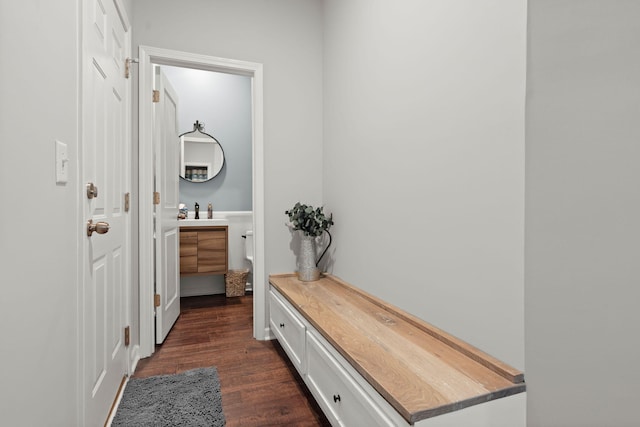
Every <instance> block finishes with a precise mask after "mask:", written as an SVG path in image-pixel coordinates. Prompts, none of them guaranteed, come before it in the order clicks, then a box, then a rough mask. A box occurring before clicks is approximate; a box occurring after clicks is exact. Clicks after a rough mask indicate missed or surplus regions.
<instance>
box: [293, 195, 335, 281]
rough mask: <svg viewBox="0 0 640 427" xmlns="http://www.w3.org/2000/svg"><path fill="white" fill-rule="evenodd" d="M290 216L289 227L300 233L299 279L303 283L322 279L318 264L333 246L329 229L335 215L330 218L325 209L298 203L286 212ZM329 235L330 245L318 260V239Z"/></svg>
mask: <svg viewBox="0 0 640 427" xmlns="http://www.w3.org/2000/svg"><path fill="white" fill-rule="evenodd" d="M284 213H285V215H288V216H289V224H288V225H289V227H290V228H291V229H292V230H297V231H300V232H301V233H300V234H301V244H300V265H299V268H298V278H299V279H300V280H302V281H303V282H311V281H314V280H318V278H320V270H319V269H318V264H319V263H320V260H321V259H322V257H323V256H324V254H325V253H326V252H327V250H328V249H329V246H331V234H330V233H329V228H331V226H332V225H333V214H330V215H329V216H328V217H327V216H326V215H325V214H324V212H323V207H319V208H314V207H313V206H310V205H305V204H301V203H300V202H297V203H296V204H295V206H293V208H291V209H289V210H287V211H285V212H284ZM325 232H326V233H327V234H328V235H329V244H328V245H327V247H326V248H325V250H324V251H323V252H322V255H320V258H318V259H317V260H316V244H315V243H316V242H315V240H316V237H320V236H322V234H323V233H325Z"/></svg>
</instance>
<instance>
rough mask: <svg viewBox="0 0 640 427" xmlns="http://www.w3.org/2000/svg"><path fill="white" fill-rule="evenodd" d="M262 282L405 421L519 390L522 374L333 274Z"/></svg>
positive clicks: (287, 276) (276, 277) (290, 276)
mask: <svg viewBox="0 0 640 427" xmlns="http://www.w3.org/2000/svg"><path fill="white" fill-rule="evenodd" d="M269 282H270V283H271V285H272V286H273V287H274V288H276V289H277V290H278V291H279V292H280V293H281V294H282V295H283V296H284V297H285V298H286V299H287V300H288V301H289V302H290V303H291V304H292V305H293V306H294V307H295V308H296V309H297V310H298V311H299V312H300V314H302V316H304V318H305V319H307V321H308V322H309V323H310V324H311V325H313V326H314V327H315V328H316V329H317V330H318V332H320V333H321V334H322V336H323V337H324V338H325V339H326V340H327V341H329V342H330V343H331V344H332V345H333V346H334V347H335V348H336V350H337V351H338V352H339V353H340V354H341V355H342V356H343V357H344V358H345V359H347V360H348V361H349V362H350V363H351V365H352V366H353V367H354V368H355V369H356V370H357V371H358V372H359V373H360V375H362V376H363V377H364V378H365V379H366V380H367V381H368V382H369V383H370V384H371V385H372V386H373V388H375V389H376V390H377V391H378V393H380V394H381V395H382V396H383V397H384V398H385V399H386V400H387V401H388V402H389V403H390V404H391V405H392V406H393V407H394V408H395V409H396V411H398V413H400V414H401V415H402V416H403V417H404V418H405V419H406V420H407V422H409V423H411V424H412V423H415V422H417V421H420V420H422V419H425V418H429V417H433V416H436V415H440V414H444V413H447V412H452V411H456V410H459V409H462V408H466V407H468V406H472V405H476V404H479V403H483V402H487V401H489V400H494V399H498V398H501V397H506V396H510V395H513V394H517V393H521V392H523V391H525V388H526V386H525V383H524V374H523V373H522V372H520V371H518V370H517V369H514V368H512V367H511V366H509V365H507V364H505V363H502V362H501V361H499V360H497V359H495V358H494V357H492V356H490V355H488V354H486V353H484V352H482V351H480V350H479V349H477V348H475V347H473V346H471V345H470V344H467V343H465V342H464V341H462V340H459V339H457V338H455V337H453V336H452V335H449V334H447V333H446V332H444V331H442V330H441V329H438V328H436V327H434V326H433V325H430V324H428V323H426V322H424V321H423V320H421V319H419V318H417V317H415V316H412V315H410V314H408V313H406V312H404V311H402V310H400V309H399V308H396V307H393V306H392V305H390V304H387V303H385V302H384V301H382V300H380V299H378V298H376V297H374V296H372V295H369V294H367V293H366V292H364V291H362V290H360V289H358V288H355V287H353V286H351V285H349V284H348V283H346V282H344V281H342V280H340V279H338V278H337V277H335V276H331V275H325V276H323V277H322V278H321V279H320V280H318V281H315V282H301V281H299V280H298V279H297V277H296V276H295V275H294V274H279V275H271V276H270V277H269Z"/></svg>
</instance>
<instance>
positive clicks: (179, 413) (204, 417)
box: [111, 367, 225, 427]
mask: <svg viewBox="0 0 640 427" xmlns="http://www.w3.org/2000/svg"><path fill="white" fill-rule="evenodd" d="M111 425H112V426H127V427H130V426H154V427H156V426H212V427H222V426H224V425H225V418H224V414H223V413H222V396H221V394H220V379H219V378H218V372H217V371H216V368H213V367H211V368H199V369H194V370H191V371H187V372H183V373H181V374H176V375H159V376H155V377H149V378H131V379H130V380H129V382H128V383H127V387H126V388H125V390H124V394H123V395H122V400H121V401H120V405H119V406H118V410H117V412H116V415H115V417H114V418H113V422H112V423H111Z"/></svg>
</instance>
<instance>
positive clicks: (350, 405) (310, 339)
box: [307, 331, 395, 427]
mask: <svg viewBox="0 0 640 427" xmlns="http://www.w3.org/2000/svg"><path fill="white" fill-rule="evenodd" d="M307 385H308V386H309V389H310V390H311V392H312V393H313V395H314V396H315V397H316V400H317V401H318V403H319V404H320V406H321V407H322V408H323V409H324V411H325V415H327V418H329V420H330V421H331V423H332V424H333V425H339V426H344V427H372V426H379V427H394V426H395V424H393V423H392V422H391V421H390V420H389V418H388V417H387V416H386V415H385V414H383V413H382V412H381V411H380V409H379V407H378V406H377V405H376V404H375V403H374V402H373V401H372V400H371V398H370V397H369V396H368V395H367V394H366V393H365V392H364V390H363V389H362V388H361V387H360V386H359V385H358V384H357V383H356V382H355V381H354V380H353V378H352V377H351V376H350V375H349V373H348V372H346V371H345V370H344V369H343V368H342V366H341V365H340V364H339V363H338V361H337V360H336V359H335V358H334V357H333V356H332V355H331V354H330V353H329V352H328V351H327V349H326V348H325V347H324V345H323V344H322V343H321V342H320V340H319V339H318V338H316V336H315V335H314V333H313V332H311V331H310V332H307Z"/></svg>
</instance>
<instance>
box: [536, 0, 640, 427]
mask: <svg viewBox="0 0 640 427" xmlns="http://www.w3.org/2000/svg"><path fill="white" fill-rule="evenodd" d="M638 22H640V3H638V2H633V1H607V0H591V1H581V0H570V1H563V2H548V1H541V0H529V61H528V68H527V73H528V76H529V77H528V85H527V86H528V89H527V90H528V97H527V99H528V101H527V121H526V123H527V138H526V142H527V151H526V159H527V162H526V183H527V186H526V194H527V197H526V218H527V222H526V252H525V253H526V269H525V271H526V275H525V291H526V300H525V301H526V305H525V308H526V310H525V314H526V318H525V319H526V322H525V327H526V329H525V330H526V335H525V336H526V347H525V349H526V354H525V355H526V378H527V383H528V397H529V401H528V425H529V426H531V427H564V426H567V427H568V426H581V427H597V426H615V427H626V426H637V425H638V410H637V406H638V396H639V393H638V390H639V389H640V368H639V366H638V362H639V361H640V341H639V340H638V336H639V335H640V310H638V303H639V302H640V286H639V285H640V270H639V269H638V265H639V260H640V244H639V242H640V227H639V226H638V220H639V218H640V192H639V188H640V187H639V183H640V167H639V166H638V161H639V159H640V143H639V141H640V119H639V117H640V57H639V56H638V46H640V26H639V25H638Z"/></svg>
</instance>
